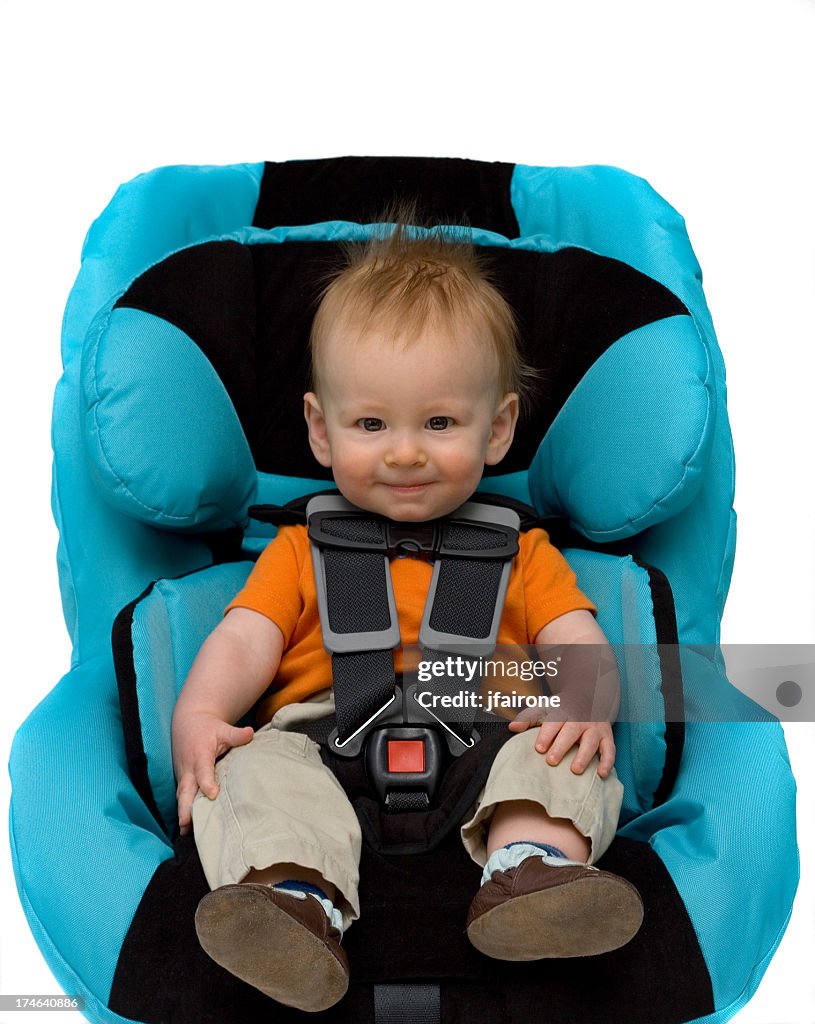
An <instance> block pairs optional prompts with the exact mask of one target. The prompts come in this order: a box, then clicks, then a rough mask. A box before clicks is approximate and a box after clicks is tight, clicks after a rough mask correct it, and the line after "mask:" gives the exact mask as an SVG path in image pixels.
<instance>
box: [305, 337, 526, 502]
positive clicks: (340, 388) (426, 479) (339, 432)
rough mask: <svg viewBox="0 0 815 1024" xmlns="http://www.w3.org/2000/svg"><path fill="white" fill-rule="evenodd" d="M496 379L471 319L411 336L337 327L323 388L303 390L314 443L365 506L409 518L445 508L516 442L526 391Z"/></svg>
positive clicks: (324, 361) (323, 363)
mask: <svg viewBox="0 0 815 1024" xmlns="http://www.w3.org/2000/svg"><path fill="white" fill-rule="evenodd" d="M496 380H497V358H496V356H495V354H494V351H493V349H492V347H491V346H490V345H489V344H488V343H487V342H485V341H483V340H482V339H481V338H480V337H479V336H478V334H477V332H476V331H475V329H473V328H466V329H461V330H460V331H458V332H457V333H456V337H455V338H454V339H450V338H448V337H447V335H446V334H440V333H439V331H438V330H434V329H432V328H428V329H426V330H425V331H424V333H423V334H422V335H421V336H420V337H418V338H416V339H413V340H411V341H410V343H409V344H407V345H405V344H404V343H403V342H402V341H401V340H399V341H393V340H390V339H389V338H388V337H387V336H386V334H385V333H384V332H382V331H379V330H371V331H369V332H368V333H366V334H365V335H363V336H362V337H354V336H353V334H351V335H349V334H348V333H347V332H346V333H345V335H344V334H343V332H342V330H341V329H337V328H335V329H334V330H333V331H332V332H331V333H330V334H329V335H328V337H327V338H326V339H325V342H324V347H323V350H322V352H321V359H320V372H319V389H320V390H319V397H318V396H317V395H316V394H315V393H314V392H309V393H308V394H307V395H306V396H305V414H306V421H307V423H308V427H309V440H310V442H311V448H312V451H313V452H314V454H315V456H316V457H317V459H318V461H319V462H320V463H321V464H322V465H323V466H330V467H331V469H332V470H333V473H334V479H335V481H336V484H337V487H338V488H339V490H340V491H341V492H342V494H343V495H344V496H345V497H346V498H347V499H348V501H350V502H352V503H353V504H355V505H358V506H359V507H360V508H364V509H367V510H368V511H371V512H378V513H379V514H381V515H384V516H388V517H389V518H390V519H396V520H402V521H406V522H422V521H423V520H426V519H436V518H438V517H439V516H444V515H447V514H448V513H449V512H452V511H453V509H455V508H457V507H458V506H459V505H461V504H462V502H464V501H466V500H467V499H468V498H469V497H470V495H471V494H472V493H473V491H474V490H475V488H476V487H477V485H478V483H479V481H480V479H481V475H482V472H483V470H484V466H485V465H494V464H495V463H497V462H500V460H501V459H502V458H503V456H504V455H505V453H506V451H507V449H508V448H509V446H510V443H511V442H512V436H513V433H514V430H515V423H516V420H517V415H518V398H517V395H515V394H510V395H499V394H498V389H497V386H496Z"/></svg>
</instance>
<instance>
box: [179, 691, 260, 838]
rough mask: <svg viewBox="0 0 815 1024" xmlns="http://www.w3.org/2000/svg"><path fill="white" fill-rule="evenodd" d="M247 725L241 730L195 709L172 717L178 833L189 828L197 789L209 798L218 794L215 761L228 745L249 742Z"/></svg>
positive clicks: (249, 735) (249, 731)
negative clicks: (189, 712)
mask: <svg viewBox="0 0 815 1024" xmlns="http://www.w3.org/2000/svg"><path fill="white" fill-rule="evenodd" d="M253 735H254V730H253V729H252V727H251V726H250V725H247V726H245V727H244V728H242V729H239V728H237V727H236V726H234V725H230V724H229V723H228V722H224V721H222V720H221V719H220V718H218V716H217V715H212V714H209V713H207V712H203V711H198V712H193V713H191V714H184V715H175V716H174V717H173V768H174V770H175V777H176V779H177V780H178V788H177V789H176V799H177V800H178V824H179V827H180V830H181V835H182V836H185V835H187V833H188V832H189V831H190V825H191V823H192V813H191V811H192V802H193V800H194V799H195V797H196V795H197V793H198V790H199V789H200V790H201V791H202V792H203V793H204V795H205V796H207V797H209V799H210V800H214V799H215V797H216V796H217V795H218V790H219V788H220V787H219V786H218V783H217V781H216V779H215V760H216V758H218V757H220V756H221V754H225V753H226V752H227V751H228V750H231V748H232V747H240V746H243V745H244V744H245V743H249V742H250V741H251V739H252V736H253Z"/></svg>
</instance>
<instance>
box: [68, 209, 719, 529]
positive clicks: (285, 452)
mask: <svg viewBox="0 0 815 1024" xmlns="http://www.w3.org/2000/svg"><path fill="white" fill-rule="evenodd" d="M298 232H299V233H298ZM361 232H363V229H362V228H360V226H359V225H338V224H325V225H312V226H310V227H309V228H307V229H297V232H294V231H293V229H277V230H276V231H260V230H258V229H252V230H247V231H245V232H242V233H239V235H237V236H235V237H231V238H230V239H223V240H220V241H210V242H206V243H202V244H201V245H197V246H191V247H189V248H188V249H185V250H181V251H180V252H178V253H176V254H174V255H172V256H170V257H168V258H167V259H166V260H164V261H162V262H161V263H160V264H157V265H156V266H154V267H152V268H150V269H149V270H148V271H146V272H145V273H144V274H143V275H141V277H140V278H137V279H136V281H134V282H133V283H132V284H131V286H130V288H129V289H128V290H127V291H126V293H125V294H124V295H123V296H121V297H119V299H118V300H117V302H116V303H115V305H114V308H113V309H112V310H109V311H108V312H107V313H105V314H103V315H101V316H100V317H99V318H98V319H97V321H96V322H95V324H94V325H93V327H92V330H91V332H90V336H89V338H88V340H87V343H86V347H85V351H84V358H83V365H82V376H83V393H84V398H85V409H84V420H83V422H84V431H85V440H86V444H87V449H88V453H89V457H90V462H91V467H92V472H93V475H94V477H95V479H96V480H97V482H98V483H99V484H100V486H101V488H102V490H103V492H104V493H105V495H106V496H107V498H108V500H109V501H111V502H112V503H113V504H114V505H115V506H116V507H117V508H119V509H120V510H121V511H123V512H125V513H127V514H128V515H130V516H133V517H135V518H138V519H141V520H143V521H146V522H149V523H151V524H154V525H157V526H162V527H165V528H193V529H199V530H218V529H225V528H227V527H229V526H232V525H243V524H245V518H246V510H247V507H248V506H249V504H251V503H252V501H253V500H254V497H255V494H256V487H257V474H258V471H260V472H261V473H262V474H264V475H266V474H273V475H275V477H276V478H277V479H279V480H281V481H283V482H284V483H285V481H286V480H288V481H289V482H291V481H292V480H296V479H297V478H300V479H302V478H305V479H306V480H308V481H313V480H318V481H319V480H321V479H324V480H325V481H326V486H330V485H331V484H330V475H329V474H328V473H327V472H326V471H325V470H323V469H322V468H321V467H319V466H318V465H317V463H316V461H315V460H314V459H313V457H312V456H311V453H310V451H309V449H308V445H307V441H306V430H305V425H304V423H303V418H302V394H303V392H304V391H305V390H306V388H307V338H308V331H309V327H310V323H311V319H312V317H313V313H314V308H315V296H316V287H315V281H316V280H317V279H318V276H319V272H321V271H324V270H325V269H326V266H327V264H328V263H329V262H330V260H331V259H332V258H334V257H335V256H336V250H337V248H338V246H337V243H336V238H337V237H338V236H340V237H348V236H349V235H350V236H351V237H354V238H356V237H358V236H359V235H360V233H361ZM473 241H474V242H475V244H476V245H478V246H480V247H482V251H485V252H488V253H489V259H490V261H491V265H492V269H493V273H494V276H495V278H496V281H497V283H498V286H499V287H500V288H501V290H502V291H503V292H504V294H506V295H507V297H508V299H509V300H510V302H511V304H512V305H513V307H514V309H515V310H516V313H517V314H518V318H519V322H520V323H521V326H522V344H523V347H524V351H525V356H526V358H527V360H528V361H530V362H533V363H534V364H536V365H538V366H539V367H540V368H541V369H542V371H543V381H542V386H541V395H540V397H539V401H538V405H537V408H536V409H535V415H534V417H533V418H530V419H529V420H527V422H526V423H525V424H524V423H522V424H521V426H520V427H519V431H518V434H517V435H516V439H515V442H514V444H513V447H512V450H511V451H510V453H509V455H508V456H507V457H506V459H505V460H504V462H503V463H502V464H501V466H499V467H497V470H499V471H500V473H499V474H498V476H497V479H496V478H495V473H492V474H490V473H489V472H488V474H487V476H490V475H491V476H492V479H489V489H490V490H494V491H495V490H501V489H502V485H501V475H502V474H506V473H511V474H515V475H517V474H519V473H520V474H526V472H527V471H528V473H529V478H528V485H529V494H530V495H531V498H532V500H533V503H534V504H535V505H536V507H537V508H538V510H539V511H540V512H542V513H543V514H552V515H562V516H566V517H568V519H569V520H570V521H571V523H572V524H573V525H574V527H575V528H576V529H577V530H579V531H580V532H582V533H583V534H584V535H586V536H587V537H589V538H591V539H592V540H597V541H600V542H603V541H610V540H616V539H620V538H623V537H626V536H629V535H632V534H634V533H638V532H640V531H641V530H643V529H645V528H646V527H649V526H652V525H654V524H655V523H658V522H661V521H662V520H664V519H667V518H670V517H671V516H673V515H675V514H676V513H677V512H679V511H681V510H682V509H683V508H685V507H686V506H687V505H688V504H689V503H690V501H691V500H692V499H693V497H694V496H695V494H696V493H697V490H698V487H699V484H700V482H701V479H702V476H703V470H704V467H705V465H706V463H707V459H708V456H709V452H710V445H711V440H712V436H713V426H714V422H713V421H714V415H713V410H714V408H715V404H714V393H713V389H712V383H711V373H710V366H709V362H708V353H707V349H706V347H705V344H704V342H703V340H702V338H701V337H700V335H699V333H698V331H697V329H696V326H695V323H694V321H693V318H692V317H691V316H690V315H689V313H688V311H687V310H686V308H685V307H684V305H683V304H682V303H681V302H680V301H679V300H678V299H677V298H676V297H675V296H674V295H672V294H671V293H670V292H669V291H668V290H667V289H666V288H664V286H662V285H660V284H658V283H657V282H655V281H653V280H652V279H650V278H647V277H645V275H643V274H641V273H640V272H638V271H636V270H634V269H633V268H631V267H628V266H627V265H626V264H623V263H621V262H619V261H616V260H610V259H606V258H604V257H600V256H597V255H596V254H593V253H589V252H587V251H585V250H580V249H576V248H574V247H571V248H568V249H562V250H558V251H552V248H551V245H550V244H549V243H548V242H547V241H546V240H545V239H544V238H543V237H542V236H536V237H533V238H525V239H516V240H513V241H509V240H508V239H506V238H503V237H501V236H498V235H495V234H492V233H490V232H484V231H474V232H473ZM298 275H299V276H298ZM289 486H290V484H289ZM290 496H291V493H288V494H286V496H285V497H286V498H288V497H290ZM264 500H275V499H274V496H273V495H269V494H268V493H266V494H264ZM284 500H285V499H284Z"/></svg>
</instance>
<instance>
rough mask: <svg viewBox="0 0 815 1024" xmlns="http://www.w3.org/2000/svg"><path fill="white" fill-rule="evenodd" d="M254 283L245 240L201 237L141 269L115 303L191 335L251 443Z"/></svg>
mask: <svg viewBox="0 0 815 1024" xmlns="http://www.w3.org/2000/svg"><path fill="white" fill-rule="evenodd" d="M254 289H255V281H254V274H253V271H252V259H251V254H250V252H249V250H248V248H247V247H246V246H244V245H240V244H238V243H237V242H205V243H204V244H202V245H195V246H192V247H190V248H189V249H182V250H181V252H177V253H174V254H173V255H172V256H168V257H167V259H166V260H163V261H162V262H161V263H158V264H156V265H155V266H153V267H151V268H150V269H149V270H147V271H145V272H144V273H143V274H142V275H141V277H138V278H136V280H135V281H134V282H133V284H132V285H131V286H130V287H129V288H128V290H127V291H126V292H125V294H124V295H123V296H122V297H121V298H120V299H119V301H118V302H117V303H116V308H121V307H124V308H128V309H140V310H143V311H144V312H145V313H153V314H154V315H155V316H160V317H162V318H163V319H164V320H168V321H169V322H170V323H171V324H174V325H175V326H176V327H178V328H179V330H182V331H184V332H185V333H186V334H188V335H189V336H190V337H191V338H192V339H193V341H194V342H195V343H196V344H197V345H198V347H199V348H200V349H201V351H202V352H203V353H204V355H205V356H206V357H207V359H209V361H210V362H211V363H212V365H213V367H214V368H215V372H216V373H217V374H218V376H219V377H220V378H221V381H222V382H223V385H224V387H225V388H226V390H227V392H228V393H229V397H230V398H231V399H232V404H233V405H234V406H235V410H236V412H237V414H238V418H239V419H240V421H241V424H242V425H243V429H244V433H245V434H246V436H247V438H248V440H249V444H250V446H251V445H252V444H253V443H254V440H255V434H256V431H257V423H258V404H257V385H256V378H257V369H256V366H255V315H256V311H257V304H256V301H255V293H254ZM179 386H183V382H181V381H179ZM301 418H302V414H301Z"/></svg>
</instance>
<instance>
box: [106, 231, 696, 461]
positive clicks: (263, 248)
mask: <svg viewBox="0 0 815 1024" xmlns="http://www.w3.org/2000/svg"><path fill="white" fill-rule="evenodd" d="M483 251H484V253H485V254H486V255H487V257H488V260H489V262H490V264H491V267H492V271H493V275H494V278H495V281H496V284H497V285H498V287H499V288H500V289H501V290H502V292H503V293H504V295H506V297H507V299H508V301H509V302H510V304H511V305H512V307H513V309H514V310H515V312H516V315H517V317H518V321H519V324H520V327H521V346H522V349H523V352H524V358H525V359H526V360H527V361H528V362H530V363H531V364H532V365H535V366H538V367H540V368H541V369H543V370H544V371H545V373H544V379H543V381H542V382H541V384H540V386H539V393H538V395H537V399H536V403H535V409H534V414H533V415H532V416H530V417H524V418H522V419H521V422H520V423H519V425H518V429H517V431H516V435H515V440H514V442H513V445H512V448H511V449H510V451H509V453H508V455H507V456H506V458H505V459H504V460H503V462H501V463H500V464H499V465H498V466H488V467H487V468H486V471H485V476H490V475H501V474H504V473H510V472H516V471H519V470H525V469H527V468H528V467H529V463H530V461H531V459H532V457H533V456H534V454H535V452H536V450H537V447H538V445H539V443H540V441H541V439H542V438H543V436H544V434H545V433H546V431H547V430H548V428H549V426H550V424H551V423H552V420H553V419H554V418H555V416H556V415H557V413H558V412H559V410H560V408H561V407H562V405H563V403H564V402H565V401H566V399H567V398H568V397H569V395H570V394H571V392H572V391H573V390H574V388H575V386H576V385H577V384H578V382H579V381H580V379H581V377H582V376H583V375H584V374H585V372H586V371H587V370H588V369H589V367H590V366H591V365H592V363H594V362H595V360H596V359H598V358H599V357H600V356H601V355H602V353H603V352H605V350H606V349H607V348H608V347H609V346H610V345H612V344H613V343H614V342H615V341H616V340H617V339H618V338H619V337H621V336H622V335H624V334H627V333H628V332H629V331H632V330H635V329H636V328H638V327H642V326H644V325H645V324H648V323H651V322H653V321H655V320H659V319H662V318H664V317H667V316H674V315H676V314H682V313H686V312H687V311H686V309H685V307H684V306H683V305H682V303H681V302H680V301H679V300H678V299H677V298H676V297H675V296H674V295H673V294H672V293H671V292H669V291H668V290H667V289H666V288H664V287H663V286H662V285H660V284H658V283H657V282H656V281H653V280H652V279H651V278H648V277H645V276H644V275H643V274H640V273H639V272H638V271H636V270H634V269H633V268H631V267H629V266H628V265H627V264H624V263H620V262H619V261H617V260H611V259H608V258H606V257H602V256H597V255H595V254H594V253H590V252H586V251H584V250H582V249H564V250H562V251H560V252H557V253H535V252H530V251H520V250H504V249H496V248H493V247H485V248H484V249H483ZM338 258H339V246H338V245H337V244H335V243H330V242H284V243H281V244H275V245H272V244H269V245H260V244H259V245H252V246H245V247H244V246H240V245H238V244H237V243H233V242H209V243H206V244H204V245H201V246H197V247H193V248H191V249H185V250H183V251H182V252H180V253H176V254H175V255H173V256H171V257H169V258H168V259H167V260H165V261H163V262H162V263H160V264H157V265H156V266H155V267H152V268H151V269H150V270H148V271H147V272H146V273H145V274H143V275H142V276H141V277H140V278H138V279H137V280H136V281H135V282H134V283H133V285H132V286H131V287H130V289H129V290H128V292H127V293H126V294H125V295H124V296H123V298H122V299H120V300H119V303H118V305H119V306H128V307H131V308H137V309H143V310H145V311H146V312H150V313H153V314H155V315H156V316H162V317H164V318H165V319H167V320H169V321H170V322H172V323H174V324H175V325H176V326H178V327H179V328H181V329H182V330H184V331H185V332H186V333H187V334H189V335H190V337H191V338H192V339H193V340H194V341H195V342H197V344H198V345H199V346H200V347H201V349H202V351H203V352H204V354H205V355H206V356H207V358H208V359H209V360H210V362H211V363H212V365H213V366H214V367H215V370H216V371H217V372H218V374H219V375H220V377H221V380H222V381H223V382H224V386H225V387H226V390H227V391H228V392H229V394H230V396H231V398H232V400H233V403H234V405H235V408H236V410H237V413H238V416H239V418H240V420H241V423H242V424H243V426H244V431H245V433H246V435H247V438H248V440H249V445H250V447H251V449H252V453H253V455H254V457H255V462H256V464H257V466H258V469H260V470H262V471H264V472H267V473H281V474H285V475H290V476H296V477H297V476H299V477H308V478H311V479H317V480H330V479H331V471H330V470H329V469H326V468H324V467H322V466H320V465H319V463H318V462H317V461H316V459H315V458H314V456H313V455H312V454H311V449H310V448H309V445H308V436H307V432H306V427H305V421H304V419H303V393H304V392H305V391H306V390H307V388H308V383H309V360H308V336H309V331H310V328H311V321H312V320H313V318H314V312H315V310H316V306H317V296H318V294H319V290H320V285H321V280H322V279H323V277H324V275H325V273H326V271H327V270H328V269H329V268H331V267H332V266H334V265H336V261H337V259H338Z"/></svg>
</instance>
